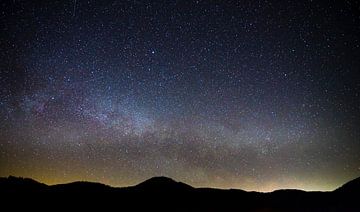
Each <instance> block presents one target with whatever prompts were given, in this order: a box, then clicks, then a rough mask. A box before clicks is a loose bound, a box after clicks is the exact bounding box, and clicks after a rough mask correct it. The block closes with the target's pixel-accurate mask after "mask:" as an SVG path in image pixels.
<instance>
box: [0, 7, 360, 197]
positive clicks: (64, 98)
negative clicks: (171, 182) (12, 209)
mask: <svg viewBox="0 0 360 212" xmlns="http://www.w3.org/2000/svg"><path fill="white" fill-rule="evenodd" d="M0 8H1V9H0V12H1V13H0V16H1V22H0V30H1V33H0V49H1V51H0V61H1V64H0V71H1V75H0V85H1V91H0V98H1V99H0V135H1V137H0V150H1V152H0V176H8V175H16V176H24V177H31V178H34V179H36V180H40V181H42V182H45V183H49V184H54V183H64V182H69V181H76V180H87V181H98V182H102V183H107V184H110V185H113V186H128V185H133V184H136V183H138V182H140V181H142V180H145V179H147V178H149V177H152V176H159V175H164V176H168V177H172V178H174V179H176V180H179V181H183V182H186V183H189V184H191V185H193V186H197V187H199V186H201V187H202V186H207V187H221V188H230V187H231V188H241V189H246V190H258V191H270V190H274V189H279V188H299V189H305V190H332V189H334V188H336V187H338V186H340V185H341V184H342V183H344V182H346V181H347V180H350V179H352V178H354V177H357V176H359V175H360V140H359V136H360V131H359V126H360V123H359V120H358V117H359V114H360V98H359V91H360V78H359V74H358V72H359V68H360V60H359V58H360V40H359V35H360V20H359V17H360V16H359V14H360V12H359V11H360V10H359V5H356V4H354V3H352V2H351V1H221V2H220V1H219V2H213V1H84V0H79V1H48V2H43V3H40V2H37V1H33V2H31V1H8V2H7V1H4V2H2V3H1V7H0Z"/></svg>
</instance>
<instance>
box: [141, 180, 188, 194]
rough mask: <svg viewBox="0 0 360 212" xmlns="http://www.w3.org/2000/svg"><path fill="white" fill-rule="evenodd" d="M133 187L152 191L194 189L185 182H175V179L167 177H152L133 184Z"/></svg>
mask: <svg viewBox="0 0 360 212" xmlns="http://www.w3.org/2000/svg"><path fill="white" fill-rule="evenodd" d="M134 188H136V189H140V190H144V191H145V190H146V191H153V192H166V191H171V192H174V191H178V192H180V191H181V192H182V191H187V190H193V189H194V188H193V187H191V186H189V185H187V184H185V183H182V182H176V181H175V180H173V179H171V178H168V177H153V178H150V179H148V180H146V181H144V182H142V183H139V184H138V185H136V186H134Z"/></svg>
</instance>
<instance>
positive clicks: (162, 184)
mask: <svg viewBox="0 0 360 212" xmlns="http://www.w3.org/2000/svg"><path fill="white" fill-rule="evenodd" d="M359 185H360V178H357V179H355V180H352V181H350V182H348V183H346V184H344V185H343V186H341V187H340V188H338V189H336V190H335V191H332V192H306V191H302V190H277V191H273V192H269V193H261V192H247V191H243V190H238V189H213V188H194V187H192V186H190V185H187V184H185V183H182V182H176V181H174V180H173V179H171V178H167V177H154V178H151V179H149V180H146V181H144V182H142V183H139V184H138V185H135V186H129V187H124V188H115V187H111V186H107V185H104V184H100V183H91V182H73V183H68V184H58V185H46V184H42V183H39V182H37V181H34V180H32V179H28V178H18V177H12V176H10V177H8V178H0V195H1V200H2V201H1V203H2V204H1V205H2V207H4V208H7V207H12V209H14V210H16V209H20V208H24V207H25V208H26V209H28V210H29V209H32V210H33V209H36V210H39V209H41V208H43V209H45V210H48V209H49V208H50V209H63V210H69V209H75V208H76V207H77V208H79V209H81V210H85V209H91V210H93V209H97V208H98V209H101V210H107V209H109V210H110V209H111V210H112V209H113V208H116V209H118V210H120V211H121V210H129V211H136V210H142V209H146V210H147V211H153V210H156V211H177V210H178V211H194V210H196V211H229V210H232V211H233V210H235V211H360V206H359V204H358V201H357V199H356V198H358V196H359V193H360V187H359ZM14 202H15V203H16V204H14ZM0 209H1V208H0Z"/></svg>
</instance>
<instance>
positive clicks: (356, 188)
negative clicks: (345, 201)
mask: <svg viewBox="0 0 360 212" xmlns="http://www.w3.org/2000/svg"><path fill="white" fill-rule="evenodd" d="M335 191H336V192H339V193H352V194H354V195H359V196H360V177H358V178H356V179H353V180H351V181H349V182H347V183H345V184H344V185H342V186H341V187H339V188H338V189H336V190H335Z"/></svg>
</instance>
